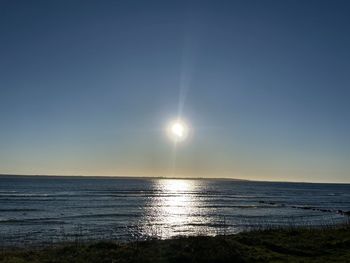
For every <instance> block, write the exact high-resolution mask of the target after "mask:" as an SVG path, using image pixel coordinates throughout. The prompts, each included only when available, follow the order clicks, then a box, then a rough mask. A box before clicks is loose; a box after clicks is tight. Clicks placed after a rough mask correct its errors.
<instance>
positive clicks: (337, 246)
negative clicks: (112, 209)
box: [0, 226, 350, 263]
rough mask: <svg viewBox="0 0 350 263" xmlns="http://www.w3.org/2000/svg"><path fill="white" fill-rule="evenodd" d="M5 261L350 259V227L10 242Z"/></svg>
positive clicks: (1, 258) (3, 254)
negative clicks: (42, 244) (31, 244)
mask: <svg viewBox="0 0 350 263" xmlns="http://www.w3.org/2000/svg"><path fill="white" fill-rule="evenodd" d="M0 262H12V263H14V262H16V263H17V262H18V263H19V262H76V263H79V262H84V263H88V262H101V263H102V262H106V263H107V262H108V263H111V262H350V227H349V226H344V227H339V228H327V229H284V230H265V231H253V232H246V233H240V234H237V235H231V236H217V237H204V236H203V237H188V238H176V239H170V240H149V241H142V242H132V243H114V242H98V243H89V244H65V245H56V246H54V247H52V246H51V247H46V248H40V249H33V248H31V249H29V248H27V249H23V248H22V249H19V248H17V249H8V248H7V249H3V250H2V251H1V253H0Z"/></svg>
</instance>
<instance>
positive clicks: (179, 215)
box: [143, 179, 208, 238]
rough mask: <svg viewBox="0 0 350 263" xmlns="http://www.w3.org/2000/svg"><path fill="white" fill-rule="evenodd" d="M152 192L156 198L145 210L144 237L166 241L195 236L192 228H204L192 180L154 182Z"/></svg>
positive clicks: (206, 222)
mask: <svg viewBox="0 0 350 263" xmlns="http://www.w3.org/2000/svg"><path fill="white" fill-rule="evenodd" d="M155 188H156V189H157V190H158V193H159V194H158V195H156V196H155V197H153V198H152V199H151V200H150V205H149V206H147V210H146V213H145V216H146V221H148V224H146V227H145V228H144V230H143V231H144V234H145V235H149V236H157V237H162V238H168V237H171V236H175V235H184V234H193V233H197V234H198V231H197V230H196V228H198V226H203V225H204V224H208V219H207V218H206V217H205V216H203V213H204V212H205V210H204V209H203V208H201V206H200V203H201V200H200V199H199V198H198V197H197V196H196V195H195V183H194V182H193V181H192V180H172V179H169V180H168V179H164V180H157V181H156V182H155ZM157 226H158V227H157ZM207 234H208V233H207Z"/></svg>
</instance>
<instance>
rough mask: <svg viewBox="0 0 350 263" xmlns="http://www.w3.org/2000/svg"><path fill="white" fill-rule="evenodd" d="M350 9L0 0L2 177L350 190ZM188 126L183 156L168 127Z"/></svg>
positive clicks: (324, 4)
mask: <svg viewBox="0 0 350 263" xmlns="http://www.w3.org/2000/svg"><path fill="white" fill-rule="evenodd" d="M349 13H350V3H349V1H341V0H339V1H318V0H317V1H316V0H314V1H313V0H308V1H277V0H276V1H268V0H266V1H224V0H223V1H78V0H75V1H66V0H65V1H16V0H15V1H14V0H2V1H0V38H1V41H0V173H4V174H52V175H54V174H55V175H121V176H128V175H133V176H189V177H232V178H243V179H258V180H278V181H284V180H288V181H309V182H310V181H311V182H350V139H349V135H350V16H349ZM179 111H180V112H181V116H182V117H183V118H184V119H185V120H187V121H188V122H189V123H190V125H191V127H192V128H193V134H192V136H191V138H190V139H189V140H188V141H187V142H186V143H183V144H181V145H178V147H177V149H176V162H175V165H174V159H175V157H174V155H175V154H174V147H173V144H172V143H171V141H169V140H168V138H167V137H166V135H165V132H164V127H165V125H166V124H167V122H168V121H170V120H172V119H173V118H175V117H176V116H177V114H178V112H179Z"/></svg>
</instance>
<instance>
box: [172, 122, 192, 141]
mask: <svg viewBox="0 0 350 263" xmlns="http://www.w3.org/2000/svg"><path fill="white" fill-rule="evenodd" d="M167 133H168V136H169V137H170V138H171V139H172V140H174V141H175V142H181V141H184V140H186V138H187V136H188V133H189V128H188V125H187V124H186V123H185V122H184V121H182V120H179V119H178V120H175V121H172V122H170V123H169V125H168V128H167Z"/></svg>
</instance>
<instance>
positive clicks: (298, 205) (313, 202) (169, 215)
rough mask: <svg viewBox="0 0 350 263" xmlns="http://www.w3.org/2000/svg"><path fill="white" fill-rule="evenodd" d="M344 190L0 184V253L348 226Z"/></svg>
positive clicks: (235, 184)
mask: <svg viewBox="0 0 350 263" xmlns="http://www.w3.org/2000/svg"><path fill="white" fill-rule="evenodd" d="M348 211H350V185H349V184H311V183H280V182H254V181H240V180H222V179H217V180H216V179H165V178H105V177H104V178H98V177H93V178H91V177H48V176H47V177H45V176H0V245H2V246H7V245H9V246H12V245H28V244H32V245H36V244H43V243H55V242H64V241H74V242H80V241H86V240H117V241H121V242H123V241H130V240H145V239H152V238H160V239H166V238H172V237H176V236H193V235H222V234H233V233H238V232H241V231H246V230H251V229H264V228H273V227H284V226H288V227H289V226H291V227H294V226H299V225H303V226H308V227H316V226H329V225H334V224H339V223H344V222H347V221H348V220H349V216H348V215H347V214H346V212H348Z"/></svg>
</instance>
